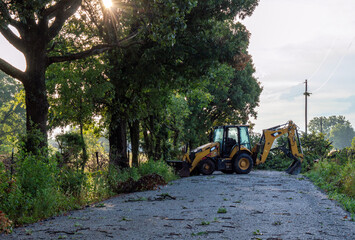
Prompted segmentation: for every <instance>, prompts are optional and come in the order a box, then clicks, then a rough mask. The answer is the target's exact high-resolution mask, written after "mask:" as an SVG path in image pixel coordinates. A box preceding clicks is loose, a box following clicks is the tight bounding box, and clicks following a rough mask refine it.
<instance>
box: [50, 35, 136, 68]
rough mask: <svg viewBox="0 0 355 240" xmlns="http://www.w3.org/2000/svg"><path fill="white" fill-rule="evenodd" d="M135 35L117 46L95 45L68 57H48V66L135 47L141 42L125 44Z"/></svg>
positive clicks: (121, 41)
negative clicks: (115, 49)
mask: <svg viewBox="0 0 355 240" xmlns="http://www.w3.org/2000/svg"><path fill="white" fill-rule="evenodd" d="M137 34H138V33H134V34H131V35H130V36H128V37H126V38H124V39H122V40H120V41H119V42H118V43H117V44H100V45H96V46H94V47H92V48H90V49H88V50H86V51H82V52H79V53H73V54H68V55H63V56H53V57H48V66H49V65H51V64H52V63H58V62H66V61H73V60H78V59H83V58H86V57H90V56H94V55H97V54H101V53H103V52H106V51H108V50H111V49H114V48H128V47H130V46H132V45H135V44H142V42H139V41H138V42H131V43H127V42H129V41H130V40H132V39H133V38H134V37H135V36H137Z"/></svg>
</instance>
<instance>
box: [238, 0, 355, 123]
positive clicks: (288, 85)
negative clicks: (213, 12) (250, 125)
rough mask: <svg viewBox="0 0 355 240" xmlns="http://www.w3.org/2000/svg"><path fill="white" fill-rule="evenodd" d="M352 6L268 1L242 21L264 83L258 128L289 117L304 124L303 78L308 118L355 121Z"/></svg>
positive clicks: (319, 0) (324, 0) (344, 0)
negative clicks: (335, 116) (332, 117)
mask: <svg viewBox="0 0 355 240" xmlns="http://www.w3.org/2000/svg"><path fill="white" fill-rule="evenodd" d="M353 9H355V1H349V0H339V1H332V0H313V1H308V0H299V1H294V0H268V1H261V2H260V5H259V6H258V7H257V8H256V10H255V12H254V14H253V15H252V16H251V17H250V18H248V19H246V20H245V21H243V23H244V24H245V25H246V27H247V28H248V30H249V31H250V32H251V42H250V49H249V52H250V53H251V55H252V56H253V61H254V64H255V67H256V71H257V76H258V77H259V81H260V82H261V84H262V85H263V87H264V91H263V92H262V95H261V97H260V99H261V100H260V107H259V108H258V109H257V111H258V119H257V120H256V121H255V123H256V126H255V128H256V130H261V129H265V128H268V127H270V126H273V125H275V124H276V125H277V124H280V123H283V122H285V121H287V120H290V119H292V120H294V121H295V122H296V123H297V124H298V125H299V126H300V127H301V128H304V121H305V112H304V111H305V107H304V104H305V103H304V96H303V92H304V90H305V88H304V84H303V83H304V81H305V79H308V82H309V92H311V93H312V95H311V96H310V97H309V104H308V105H309V106H308V120H310V119H311V118H313V117H318V116H329V115H344V116H345V117H346V118H347V119H349V120H350V121H355V117H354V116H355V98H354V90H355V81H354V80H355V79H354V78H355V67H354V63H355V42H354V39H355V33H354V31H353V30H354V29H355V15H354V14H353ZM258 73H262V74H258ZM352 124H353V125H354V124H355V122H352Z"/></svg>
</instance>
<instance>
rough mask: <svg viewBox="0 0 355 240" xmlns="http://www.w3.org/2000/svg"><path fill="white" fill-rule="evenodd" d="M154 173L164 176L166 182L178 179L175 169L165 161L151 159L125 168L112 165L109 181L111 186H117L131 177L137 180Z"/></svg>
mask: <svg viewBox="0 0 355 240" xmlns="http://www.w3.org/2000/svg"><path fill="white" fill-rule="evenodd" d="M153 173H155V174H158V175H159V176H161V177H163V179H164V180H165V182H169V181H172V180H175V179H177V176H176V175H175V173H174V169H173V168H172V167H171V166H169V165H168V164H167V163H166V162H165V161H162V160H160V161H153V160H149V161H147V162H145V163H142V164H140V165H139V166H138V167H132V168H127V169H123V170H120V169H115V168H113V167H110V170H109V174H108V182H109V184H110V186H112V187H113V188H114V187H115V186H117V184H118V183H123V182H126V181H127V180H129V179H132V180H134V181H137V180H139V179H140V178H141V177H143V176H146V175H149V174H153Z"/></svg>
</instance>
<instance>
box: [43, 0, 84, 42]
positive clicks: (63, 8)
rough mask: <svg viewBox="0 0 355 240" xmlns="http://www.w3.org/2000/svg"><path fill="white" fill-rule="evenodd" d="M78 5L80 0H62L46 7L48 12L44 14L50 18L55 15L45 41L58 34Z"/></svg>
mask: <svg viewBox="0 0 355 240" xmlns="http://www.w3.org/2000/svg"><path fill="white" fill-rule="evenodd" d="M80 5H81V0H62V1H60V2H58V3H57V4H56V5H54V6H52V7H50V8H48V9H47V11H48V12H47V13H44V16H46V17H50V18H53V17H55V20H54V23H53V24H52V26H51V27H50V28H49V31H48V39H47V41H50V40H52V39H53V38H54V37H55V36H57V35H58V33H59V31H60V30H61V29H62V27H63V24H64V23H65V21H66V20H67V19H68V18H69V17H71V16H72V15H73V14H74V13H75V12H76V11H77V10H78V8H79V7H80ZM45 12H46V11H45Z"/></svg>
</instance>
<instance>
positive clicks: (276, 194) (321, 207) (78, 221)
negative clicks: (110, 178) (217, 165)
mask: <svg viewBox="0 0 355 240" xmlns="http://www.w3.org/2000/svg"><path fill="white" fill-rule="evenodd" d="M219 212H220V213H219ZM0 239H95V240H99V239H155V240H157V239H275V240H276V239H339V240H340V239H342V240H343V239H349V240H350V239H355V222H352V221H350V215H349V213H348V212H345V211H344V210H343V209H341V208H340V207H339V206H337V204H336V202H334V201H331V200H329V199H328V198H327V197H326V196H325V194H323V193H322V192H320V191H319V190H317V188H316V187H314V186H313V184H312V183H311V182H309V181H308V180H307V179H305V178H304V177H303V176H301V175H298V176H290V175H287V174H285V173H281V172H275V171H253V172H251V173H250V174H248V175H235V174H233V175H225V174H219V173H217V174H214V175H212V176H195V177H190V178H184V179H179V180H177V181H174V182H172V183H171V184H169V185H168V186H165V187H162V188H161V189H160V190H156V191H147V192H139V193H133V194H126V195H121V196H118V197H115V198H112V199H109V200H107V201H104V202H102V203H101V204H97V205H95V206H91V207H88V208H85V209H83V210H80V211H74V212H71V213H69V214H68V215H66V216H60V217H56V218H53V219H49V220H46V221H43V222H40V223H36V224H33V225H29V226H26V227H22V228H18V229H16V230H15V231H14V233H13V234H12V235H7V236H5V235H0Z"/></svg>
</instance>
